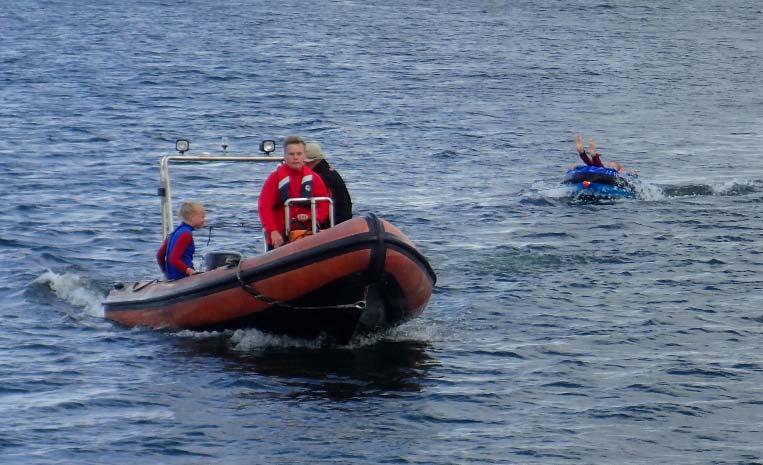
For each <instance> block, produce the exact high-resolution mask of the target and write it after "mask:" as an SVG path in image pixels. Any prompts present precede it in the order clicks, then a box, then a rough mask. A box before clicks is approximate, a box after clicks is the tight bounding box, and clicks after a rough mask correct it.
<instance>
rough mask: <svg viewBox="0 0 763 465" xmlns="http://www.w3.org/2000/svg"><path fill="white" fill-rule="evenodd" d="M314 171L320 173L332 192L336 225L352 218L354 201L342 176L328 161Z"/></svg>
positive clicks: (317, 166) (321, 163) (318, 164)
mask: <svg viewBox="0 0 763 465" xmlns="http://www.w3.org/2000/svg"><path fill="white" fill-rule="evenodd" d="M313 171H315V172H316V173H318V175H319V176H320V177H321V179H323V182H324V183H325V184H326V187H328V188H329V190H330V191H331V198H332V199H333V200H334V223H335V224H339V223H341V222H342V221H347V220H349V219H350V218H352V199H351V198H350V193H349V192H347V186H345V185H344V179H342V176H340V175H339V173H337V171H336V170H335V169H334V168H332V167H331V166H330V165H329V164H328V162H327V161H326V160H321V161H319V162H318V163H317V164H316V165H315V166H313Z"/></svg>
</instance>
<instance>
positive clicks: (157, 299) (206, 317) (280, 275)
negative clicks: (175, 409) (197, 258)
mask: <svg viewBox="0 0 763 465" xmlns="http://www.w3.org/2000/svg"><path fill="white" fill-rule="evenodd" d="M435 281H436V276H435V274H434V272H433V270H432V268H431V267H430V265H429V263H428V262H427V260H426V259H425V258H424V257H423V256H422V255H421V253H420V252H419V251H418V250H417V249H416V247H415V246H414V245H413V243H412V242H411V241H410V240H409V239H408V238H407V237H406V236H405V235H404V234H403V233H402V232H400V230H398V229H397V228H396V227H394V226H393V225H392V224H390V223H389V222H387V221H384V220H381V219H379V218H377V217H376V216H375V215H368V216H366V217H364V218H354V219H352V220H350V221H347V222H344V223H341V224H339V225H337V226H336V227H334V228H331V229H328V230H325V231H322V232H320V233H318V234H316V235H314V236H310V237H307V238H305V239H301V240H299V241H296V242H294V243H291V244H287V245H285V246H283V247H280V248H278V249H275V250H273V251H271V252H268V253H265V254H262V255H258V256H255V257H251V258H247V259H244V260H242V261H241V262H240V263H239V264H238V265H232V266H225V267H220V268H216V269H213V270H210V271H207V272H204V273H199V274H196V275H193V276H189V277H187V278H184V279H181V280H177V281H169V282H167V281H152V282H144V283H132V284H128V285H123V286H122V288H121V289H114V290H113V291H112V292H111V293H110V294H109V296H108V297H107V299H106V300H105V301H104V313H105V316H106V318H108V319H111V320H113V321H116V322H118V323H121V324H124V325H127V326H145V327H151V328H167V329H192V330H222V329H239V328H256V329H259V330H262V331H266V332H270V333H276V334H285V335H289V336H295V337H301V338H308V339H313V338H318V337H321V336H322V335H326V336H328V337H330V338H332V339H334V340H337V341H339V342H342V343H344V342H347V341H349V339H350V338H351V337H352V336H354V335H357V334H364V333H369V332H374V331H378V330H382V329H386V328H390V327H393V326H396V325H398V324H400V323H402V322H404V321H406V320H408V319H410V318H414V317H416V316H418V315H419V314H421V312H422V311H423V310H424V308H425V307H426V305H427V303H428V302H429V299H430V297H431V294H432V289H433V287H434V284H435Z"/></svg>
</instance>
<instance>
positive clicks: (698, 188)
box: [662, 179, 763, 197]
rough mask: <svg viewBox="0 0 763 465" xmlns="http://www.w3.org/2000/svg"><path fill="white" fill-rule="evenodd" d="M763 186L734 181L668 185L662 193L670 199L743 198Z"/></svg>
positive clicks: (758, 183) (663, 188) (748, 181)
mask: <svg viewBox="0 0 763 465" xmlns="http://www.w3.org/2000/svg"><path fill="white" fill-rule="evenodd" d="M761 184H763V183H762V182H761V181H754V180H746V181H739V180H736V179H733V180H730V181H723V182H720V183H716V184H683V185H667V186H663V187H662V191H663V192H664V194H665V195H666V196H668V197H699V196H711V195H721V196H741V195H747V194H752V193H755V192H758V191H760V190H761V189H762V188H763V186H762V185H761Z"/></svg>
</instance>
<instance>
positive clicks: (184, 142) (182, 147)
mask: <svg viewBox="0 0 763 465" xmlns="http://www.w3.org/2000/svg"><path fill="white" fill-rule="evenodd" d="M175 150H177V151H178V152H180V155H185V153H186V152H187V151H189V150H191V141H189V140H188V139H178V140H176V141H175Z"/></svg>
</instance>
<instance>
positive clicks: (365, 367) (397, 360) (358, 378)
mask: <svg viewBox="0 0 763 465" xmlns="http://www.w3.org/2000/svg"><path fill="white" fill-rule="evenodd" d="M260 334H261V333H260ZM235 340H236V338H235V337H233V338H232V337H231V336H230V335H226V336H223V335H220V336H218V337H209V338H203V339H197V338H180V339H178V343H179V344H180V348H181V350H182V352H183V353H184V355H186V356H190V357H193V358H196V357H213V358H216V359H218V360H219V359H221V360H223V362H224V368H225V370H224V371H225V372H226V373H229V374H232V375H234V378H236V379H232V380H230V381H231V383H233V384H236V385H237V386H239V387H240V386H241V385H242V383H243V384H249V382H251V383H252V387H253V388H254V389H253V391H252V395H255V396H265V397H267V396H272V395H276V396H279V397H280V396H283V395H287V396H289V397H295V398H301V397H318V398H324V399H325V398H329V399H334V400H351V399H353V398H357V397H366V396H376V395H390V394H393V393H394V392H400V393H403V392H418V391H420V390H421V389H422V386H421V380H422V379H423V378H425V377H426V376H427V374H428V372H429V370H430V369H431V368H432V367H434V366H436V365H437V364H438V362H437V361H436V360H435V359H434V358H432V357H431V356H430V355H429V353H428V351H429V350H430V344H429V343H428V342H424V341H416V340H395V339H394V338H384V337H377V338H376V340H366V341H362V342H361V343H357V344H350V345H349V346H328V347H326V346H320V345H319V344H316V345H314V346H313V345H310V344H309V343H306V345H305V346H301V347H300V346H295V345H293V344H291V345H289V344H277V343H276V344H269V345H258V346H256V347H255V348H247V349H242V348H241V346H240V344H237V343H236V342H235ZM237 374H240V375H241V376H236V375H237ZM253 375H254V376H256V379H252V377H253ZM242 377H246V380H243V379H242ZM284 388H286V391H288V392H284V391H283V390H284ZM273 390H275V391H277V392H274V391H273ZM263 391H266V392H263ZM267 391H270V392H269V394H268V393H267Z"/></svg>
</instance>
